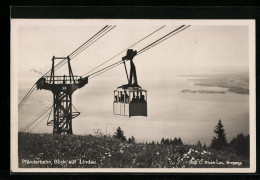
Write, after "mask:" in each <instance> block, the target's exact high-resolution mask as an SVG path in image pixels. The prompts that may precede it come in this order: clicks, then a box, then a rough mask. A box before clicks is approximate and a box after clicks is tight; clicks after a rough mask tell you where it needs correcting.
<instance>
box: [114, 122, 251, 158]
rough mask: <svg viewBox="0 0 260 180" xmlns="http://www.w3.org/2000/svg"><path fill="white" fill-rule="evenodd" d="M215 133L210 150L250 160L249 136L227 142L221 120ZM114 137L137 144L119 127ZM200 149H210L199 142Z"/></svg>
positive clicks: (166, 140)
mask: <svg viewBox="0 0 260 180" xmlns="http://www.w3.org/2000/svg"><path fill="white" fill-rule="evenodd" d="M213 132H214V133H215V135H214V136H213V138H212V139H211V144H210V146H209V148H211V149H213V150H228V151H230V152H234V153H236V154H237V155H241V156H244V157H247V158H249V152H250V139H249V135H247V136H245V135H244V134H243V133H242V132H241V133H240V134H238V135H237V137H235V138H233V139H232V140H231V141H230V143H228V142H227V138H226V132H225V129H224V126H223V124H222V121H221V119H219V121H218V123H217V125H216V127H215V128H214V130H213ZM114 137H115V138H117V139H120V140H121V141H123V142H127V143H135V138H134V136H132V137H131V138H128V139H126V137H125V135H124V131H123V130H122V129H121V128H120V127H118V128H117V129H116V132H115V134H114ZM145 144H152V145H154V144H155V142H154V141H152V142H151V143H147V142H146V143H145ZM156 144H161V145H173V146H176V145H177V146H180V145H183V142H182V140H181V138H180V137H179V138H176V137H175V138H174V139H171V138H170V139H169V138H162V139H161V141H160V143H159V142H157V143H156ZM197 147H198V149H206V148H208V147H207V146H206V144H204V145H203V146H202V144H201V142H200V141H198V143H197Z"/></svg>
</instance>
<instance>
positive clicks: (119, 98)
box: [113, 87, 147, 117]
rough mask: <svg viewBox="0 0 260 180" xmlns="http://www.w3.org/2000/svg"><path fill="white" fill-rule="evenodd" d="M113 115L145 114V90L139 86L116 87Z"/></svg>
mask: <svg viewBox="0 0 260 180" xmlns="http://www.w3.org/2000/svg"><path fill="white" fill-rule="evenodd" d="M113 111H114V114H115V115H122V116H128V117H131V116H147V91H146V90H144V89H141V88H135V87H128V88H121V87H119V88H117V90H115V91H114V103H113Z"/></svg>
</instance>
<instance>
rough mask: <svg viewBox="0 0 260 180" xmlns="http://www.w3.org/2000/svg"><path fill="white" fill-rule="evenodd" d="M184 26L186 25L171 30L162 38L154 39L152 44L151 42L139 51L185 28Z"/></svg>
mask: <svg viewBox="0 0 260 180" xmlns="http://www.w3.org/2000/svg"><path fill="white" fill-rule="evenodd" d="M184 26H185V25H182V26H180V27H178V28H177V29H175V30H173V31H171V32H170V33H168V34H166V35H165V36H163V37H161V38H160V39H158V40H156V41H154V42H153V43H151V44H149V45H148V46H146V47H144V48H143V49H141V50H139V51H138V52H140V51H143V50H145V49H146V48H148V47H150V46H151V45H153V44H155V43H156V42H158V41H160V40H162V39H164V38H165V37H167V36H169V35H170V34H172V33H174V32H176V31H177V30H179V29H181V28H183V27H184Z"/></svg>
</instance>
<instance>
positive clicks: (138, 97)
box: [113, 49, 147, 117]
mask: <svg viewBox="0 0 260 180" xmlns="http://www.w3.org/2000/svg"><path fill="white" fill-rule="evenodd" d="M136 54H137V51H134V50H133V49H128V50H127V53H126V56H124V57H123V58H122V60H123V61H124V65H125V60H130V79H129V78H128V73H127V69H126V65H125V70H126V75H127V79H128V84H126V85H122V86H119V87H118V88H117V89H116V90H114V102H113V112H114V114H115V115H122V116H128V117H131V116H147V91H146V90H144V89H142V88H141V87H140V86H139V85H138V82H137V75H136V69H135V65H134V63H133V58H134V56H135V55H136Z"/></svg>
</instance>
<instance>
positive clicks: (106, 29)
mask: <svg viewBox="0 0 260 180" xmlns="http://www.w3.org/2000/svg"><path fill="white" fill-rule="evenodd" d="M113 28H115V26H113V27H111V25H110V26H108V25H106V26H105V27H104V28H102V29H101V30H100V31H99V32H97V33H96V34H95V35H94V36H92V37H91V38H90V39H89V40H87V41H86V42H85V43H83V44H82V45H81V46H80V47H79V48H77V49H76V50H74V51H73V52H72V53H71V54H70V55H69V56H71V59H72V58H74V57H76V56H77V55H78V54H80V53H81V52H82V51H83V50H85V49H86V48H87V47H89V46H90V45H92V44H93V43H94V42H96V41H97V40H98V39H100V38H101V37H103V36H104V35H105V34H106V33H108V32H109V31H111V30H112V29H113ZM91 41H94V42H91ZM89 43H91V44H89ZM65 60H66V58H64V59H63V60H62V61H60V62H59V63H58V64H57V65H55V67H54V71H56V70H57V69H59V68H60V67H61V66H63V65H64V64H65V63H67V61H65ZM64 62H65V63H64ZM55 68H56V69H55ZM50 72H51V70H49V71H48V72H47V73H45V74H44V75H43V76H42V77H44V76H46V75H48V74H49V73H50ZM35 88H36V84H34V85H33V86H32V87H31V89H30V90H29V91H28V92H27V94H26V95H25V96H24V98H23V99H22V100H21V102H20V103H19V104H18V110H20V109H21V108H22V106H23V104H24V103H25V102H26V101H27V99H28V98H29V97H30V95H31V94H32V93H33V91H34V90H35Z"/></svg>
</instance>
